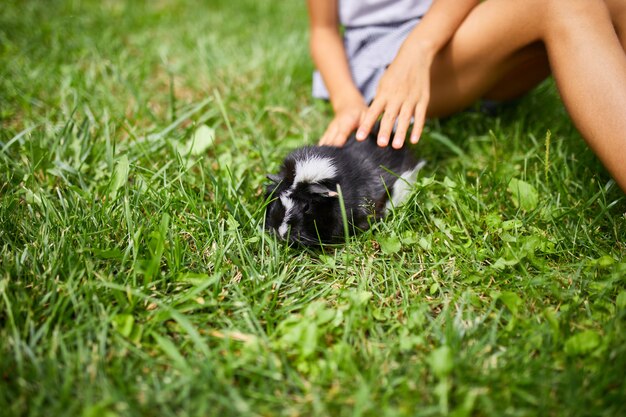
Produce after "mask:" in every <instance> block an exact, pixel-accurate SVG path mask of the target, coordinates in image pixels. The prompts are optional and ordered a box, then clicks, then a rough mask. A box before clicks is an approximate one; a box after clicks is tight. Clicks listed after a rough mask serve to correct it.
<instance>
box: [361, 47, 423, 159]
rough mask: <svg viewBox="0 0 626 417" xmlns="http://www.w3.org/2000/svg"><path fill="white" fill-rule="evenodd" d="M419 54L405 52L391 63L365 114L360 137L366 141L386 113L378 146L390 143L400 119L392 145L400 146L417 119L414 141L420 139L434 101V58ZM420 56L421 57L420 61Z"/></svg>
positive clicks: (412, 140) (382, 121)
mask: <svg viewBox="0 0 626 417" xmlns="http://www.w3.org/2000/svg"><path fill="white" fill-rule="evenodd" d="M416 55H417V54H415V55H413V56H412V57H411V58H410V59H406V58H404V57H402V56H401V55H398V56H397V58H396V59H395V60H394V61H393V62H392V63H391V65H390V66H389V67H388V68H387V71H386V72H385V74H384V75H383V77H382V78H381V80H380V84H379V85H378V90H377V92H376V98H375V99H374V101H373V102H372V104H371V105H370V107H369V109H368V110H367V112H366V113H365V115H364V117H363V121H362V122H361V124H360V127H359V130H358V131H357V136H356V137H357V139H358V140H364V139H365V138H366V137H367V135H368V134H369V132H370V131H371V129H372V126H374V123H376V120H377V119H378V117H379V116H380V115H381V114H382V115H383V117H382V119H381V122H380V130H379V132H378V145H379V146H387V145H388V144H389V140H390V139H391V134H392V131H393V127H394V125H395V124H396V122H397V126H396V132H395V135H394V137H393V141H392V143H391V146H392V147H393V148H395V149H399V148H401V147H402V145H403V144H404V138H405V137H406V133H407V131H408V130H409V126H410V124H411V117H413V118H414V122H413V131H412V132H411V139H410V140H411V143H413V144H415V143H417V142H418V141H419V138H420V135H421V133H422V129H423V127H424V120H425V118H426V110H427V108H428V101H429V100H430V61H429V60H428V59H419V57H418V56H416ZM416 59H417V60H416Z"/></svg>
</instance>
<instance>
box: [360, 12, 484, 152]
mask: <svg viewBox="0 0 626 417" xmlns="http://www.w3.org/2000/svg"><path fill="white" fill-rule="evenodd" d="M479 2H480V1H479V0H435V1H434V2H433V5H432V6H431V8H430V10H429V11H428V12H427V13H426V15H425V16H424V18H423V19H422V21H421V22H420V23H419V24H418V25H417V26H416V27H415V29H413V31H412V32H411V33H410V34H409V36H408V37H407V39H406V40H405V41H404V43H403V44H402V46H401V47H400V50H399V51H398V54H397V55H396V57H395V58H394V60H393V61H392V63H391V65H389V67H388V68H387V71H385V74H384V75H383V77H382V78H381V81H380V83H379V85H378V89H377V91H376V98H375V99H374V101H373V102H372V104H371V105H370V107H369V109H368V110H367V112H366V114H365V116H364V117H363V121H362V123H361V125H360V127H359V130H358V132H357V139H360V140H363V139H365V138H366V137H367V135H368V134H369V132H370V130H371V129H372V126H373V125H374V123H375V122H376V120H377V119H378V117H379V116H380V115H381V114H382V115H383V117H382V120H381V124H380V130H379V133H378V144H379V145H380V146H387V144H388V143H389V140H390V139H391V133H392V129H393V126H394V124H395V123H396V121H397V128H396V133H395V135H394V138H393V142H392V146H393V147H394V148H400V147H402V145H403V144H404V138H405V135H406V132H407V131H408V129H409V126H410V123H411V117H414V124H413V132H412V133H411V142H412V143H417V141H418V140H419V137H420V135H421V132H422V128H423V126H424V120H425V117H426V110H427V108H428V101H429V96H430V66H431V64H432V62H433V59H434V57H435V56H436V55H437V53H438V52H439V51H440V50H441V49H442V48H443V47H444V46H445V45H446V44H447V43H448V41H450V39H451V38H452V36H453V35H454V33H455V32H456V30H457V29H458V27H459V26H460V25H461V23H462V22H463V20H465V18H466V17H467V15H468V14H469V12H470V10H472V8H474V7H475V6H476V5H477V4H478V3H479Z"/></svg>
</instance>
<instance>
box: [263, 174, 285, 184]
mask: <svg viewBox="0 0 626 417" xmlns="http://www.w3.org/2000/svg"><path fill="white" fill-rule="evenodd" d="M265 177H266V178H267V179H268V180H270V181H272V182H273V183H274V184H278V183H279V182H281V181H282V180H283V179H284V178H283V177H281V176H280V175H278V174H267V175H266V176H265Z"/></svg>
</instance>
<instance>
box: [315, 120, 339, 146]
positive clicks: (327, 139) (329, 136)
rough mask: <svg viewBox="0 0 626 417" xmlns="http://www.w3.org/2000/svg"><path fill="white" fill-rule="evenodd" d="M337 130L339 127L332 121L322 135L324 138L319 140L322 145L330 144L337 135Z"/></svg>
mask: <svg viewBox="0 0 626 417" xmlns="http://www.w3.org/2000/svg"><path fill="white" fill-rule="evenodd" d="M336 131H337V127H336V126H335V124H334V123H331V124H330V126H328V128H327V129H326V132H324V134H323V135H322V138H321V139H320V141H319V144H320V145H330V144H331V143H332V140H333V138H334V136H335V132H336Z"/></svg>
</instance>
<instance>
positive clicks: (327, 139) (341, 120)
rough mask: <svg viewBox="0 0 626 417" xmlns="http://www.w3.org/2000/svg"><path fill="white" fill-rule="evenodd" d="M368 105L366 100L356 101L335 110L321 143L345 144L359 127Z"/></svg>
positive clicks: (331, 144)
mask: <svg viewBox="0 0 626 417" xmlns="http://www.w3.org/2000/svg"><path fill="white" fill-rule="evenodd" d="M366 111H367V105H366V104H365V102H364V101H362V100H361V101H355V102H353V103H351V104H349V105H346V106H344V107H343V108H342V109H340V110H336V111H335V117H334V118H333V120H332V121H331V122H330V124H329V125H328V128H327V129H326V132H324V134H323V135H322V138H321V139H320V141H319V144H320V145H329V146H343V144H344V143H346V141H347V140H348V136H350V134H351V133H352V132H354V131H355V130H356V128H357V127H359V124H360V123H361V121H362V119H363V116H364V115H365V112H366Z"/></svg>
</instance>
